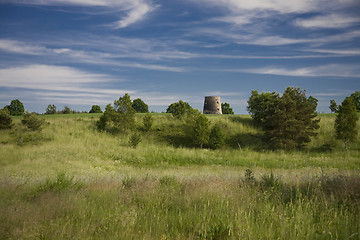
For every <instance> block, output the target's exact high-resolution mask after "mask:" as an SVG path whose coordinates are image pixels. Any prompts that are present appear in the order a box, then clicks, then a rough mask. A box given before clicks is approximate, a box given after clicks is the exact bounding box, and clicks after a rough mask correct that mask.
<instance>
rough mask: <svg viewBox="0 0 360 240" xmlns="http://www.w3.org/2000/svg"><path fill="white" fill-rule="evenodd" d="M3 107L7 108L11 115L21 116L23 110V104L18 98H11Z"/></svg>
mask: <svg viewBox="0 0 360 240" xmlns="http://www.w3.org/2000/svg"><path fill="white" fill-rule="evenodd" d="M5 108H6V109H7V110H9V112H10V115H11V116H21V115H23V114H24V112H25V109H24V104H23V103H22V102H21V101H20V100H19V99H15V100H12V101H11V102H10V105H8V106H6V107H5Z"/></svg>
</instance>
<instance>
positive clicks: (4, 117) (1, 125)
mask: <svg viewBox="0 0 360 240" xmlns="http://www.w3.org/2000/svg"><path fill="white" fill-rule="evenodd" d="M12 126H13V124H12V118H11V116H10V113H9V111H7V110H6V109H0V129H11V128H12Z"/></svg>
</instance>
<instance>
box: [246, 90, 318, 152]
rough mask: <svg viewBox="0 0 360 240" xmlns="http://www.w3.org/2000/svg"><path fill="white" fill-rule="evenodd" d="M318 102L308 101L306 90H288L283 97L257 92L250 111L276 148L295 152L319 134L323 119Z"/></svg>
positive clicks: (311, 99)
mask: <svg viewBox="0 0 360 240" xmlns="http://www.w3.org/2000/svg"><path fill="white" fill-rule="evenodd" d="M315 103H316V101H315V100H314V99H313V98H306V95H305V91H301V90H300V89H299V88H292V87H288V88H287V89H286V90H285V92H284V94H283V95H282V97H280V96H279V95H278V94H276V93H271V94H269V93H265V94H263V93H262V94H258V93H257V92H256V91H253V95H252V96H251V97H250V99H249V107H248V109H249V111H250V113H251V114H252V117H253V119H254V121H256V122H257V124H259V125H260V126H261V127H262V128H263V129H264V131H265V134H264V139H265V140H266V141H267V142H268V143H269V145H270V146H271V147H272V148H283V149H293V148H300V147H302V146H303V145H304V144H305V143H308V142H310V140H311V136H315V135H316V133H315V130H316V129H318V128H319V121H320V120H319V119H316V117H317V114H316V107H317V104H315ZM254 115H255V116H254Z"/></svg>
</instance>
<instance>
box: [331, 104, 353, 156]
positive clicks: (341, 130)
mask: <svg viewBox="0 0 360 240" xmlns="http://www.w3.org/2000/svg"><path fill="white" fill-rule="evenodd" d="M358 119H359V116H358V115H357V113H356V105H355V103H354V101H353V98H352V97H347V98H345V99H344V101H343V102H342V103H341V105H340V106H339V111H338V115H337V116H336V119H335V133H336V138H337V139H340V140H343V141H344V145H345V149H346V151H347V150H348V144H349V143H350V142H353V141H355V140H356V135H357V128H356V122H357V121H358Z"/></svg>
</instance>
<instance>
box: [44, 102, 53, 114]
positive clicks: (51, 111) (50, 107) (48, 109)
mask: <svg viewBox="0 0 360 240" xmlns="http://www.w3.org/2000/svg"><path fill="white" fill-rule="evenodd" d="M45 114H56V106H55V105H54V104H52V105H51V104H49V106H47V108H46V112H45Z"/></svg>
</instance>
